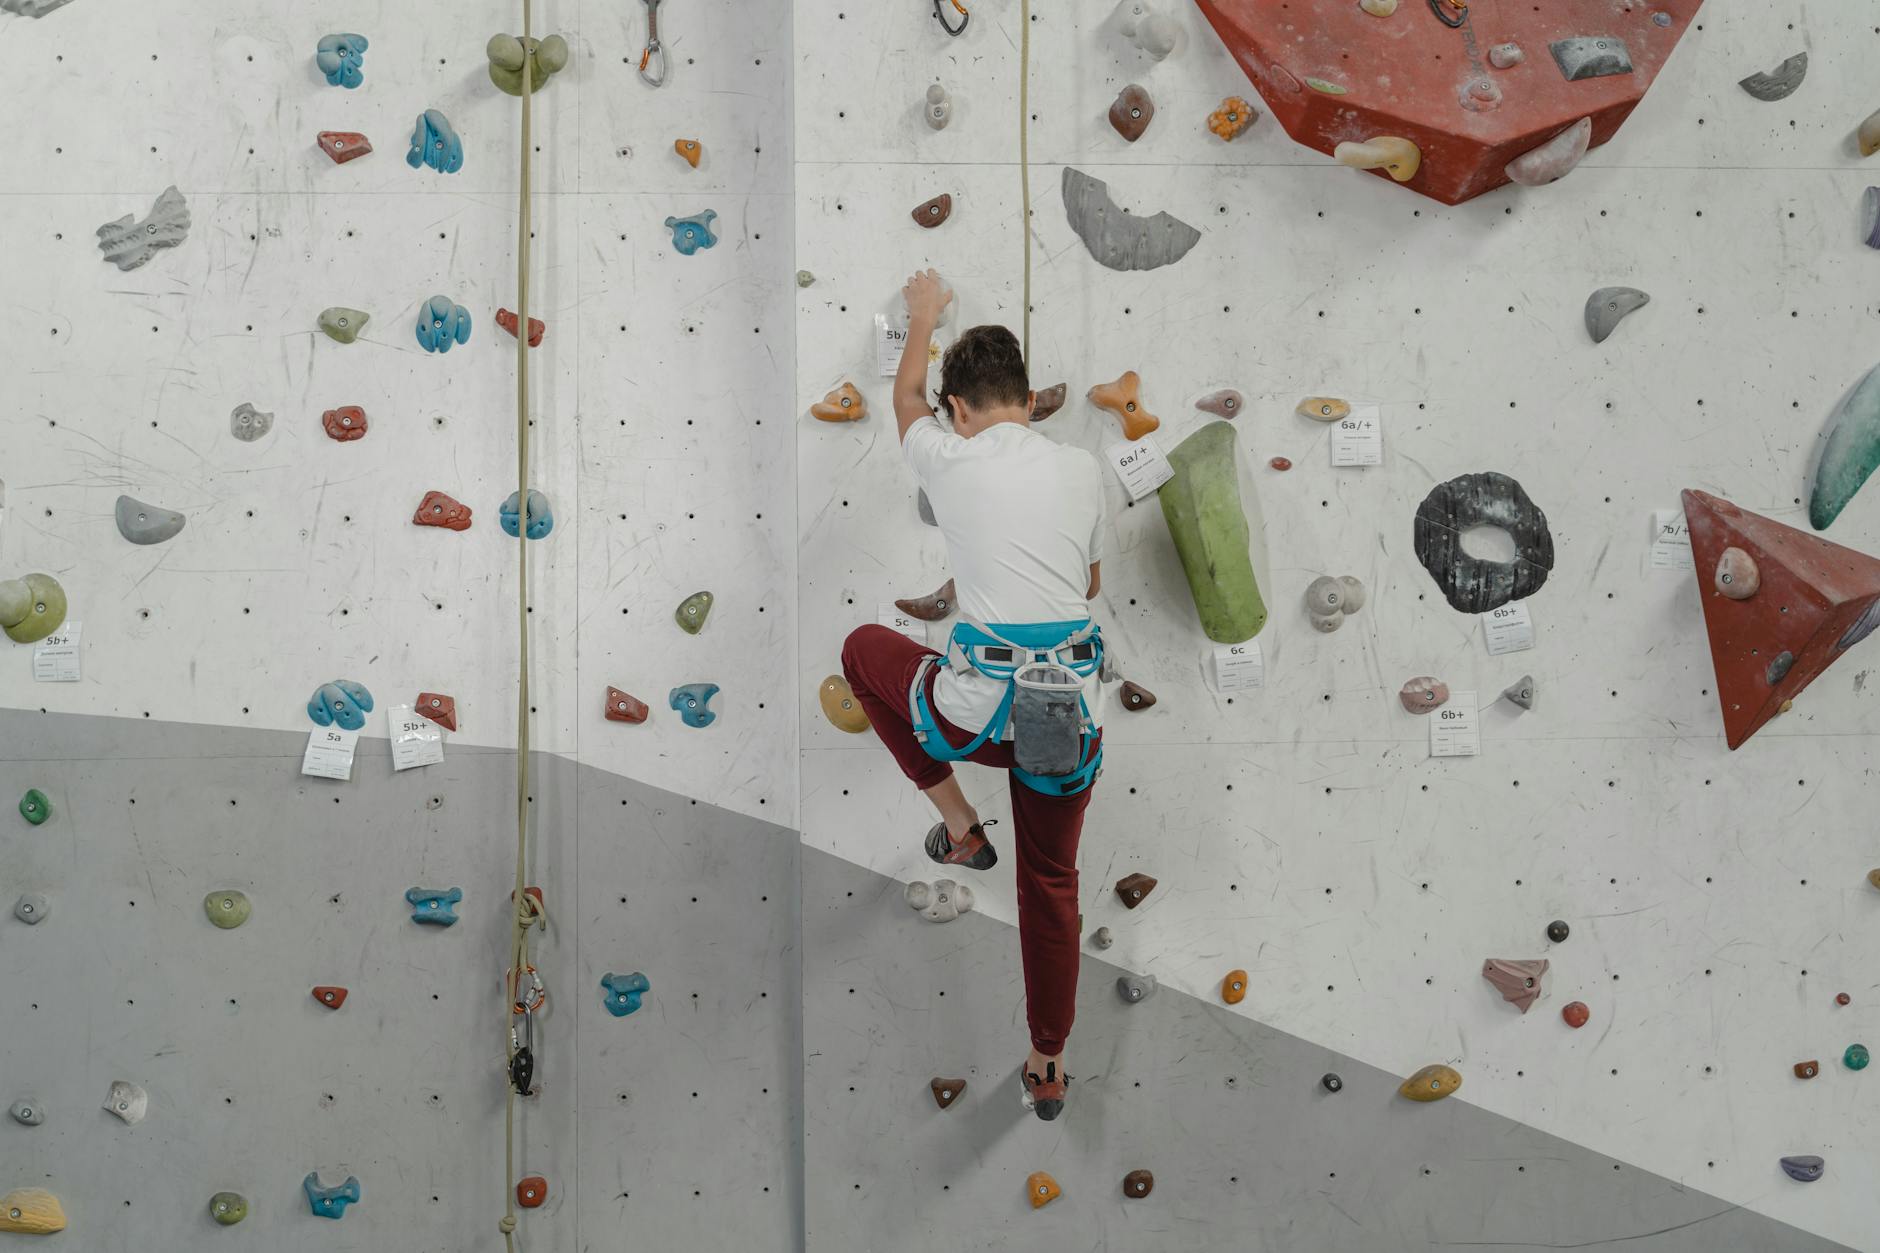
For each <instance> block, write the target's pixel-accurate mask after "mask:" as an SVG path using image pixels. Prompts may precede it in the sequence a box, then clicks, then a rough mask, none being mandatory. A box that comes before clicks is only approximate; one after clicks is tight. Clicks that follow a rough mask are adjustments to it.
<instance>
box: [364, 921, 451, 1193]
mask: <svg viewBox="0 0 1880 1253" xmlns="http://www.w3.org/2000/svg"><path fill="white" fill-rule="evenodd" d="M405 900H406V901H407V902H409V903H410V905H411V920H412V921H413V922H416V923H422V924H424V925H425V926H430V927H454V926H456V925H457V903H458V902H459V901H461V900H463V889H462V888H451V889H449V890H448V891H446V890H445V889H443V888H406V889H405ZM353 1199H354V1200H357V1199H358V1198H357V1197H355V1198H353Z"/></svg>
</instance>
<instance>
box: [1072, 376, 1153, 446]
mask: <svg viewBox="0 0 1880 1253" xmlns="http://www.w3.org/2000/svg"><path fill="white" fill-rule="evenodd" d="M1087 395H1088V396H1089V398H1090V403H1091V404H1093V405H1095V406H1097V407H1098V408H1099V409H1108V410H1109V411H1110V412H1111V413H1113V414H1115V415H1116V417H1117V420H1118V421H1120V422H1121V423H1122V424H1123V436H1124V438H1125V439H1141V438H1142V437H1143V436H1145V435H1147V434H1148V433H1149V432H1150V431H1153V430H1155V429H1156V428H1157V427H1158V426H1161V425H1162V420H1161V419H1160V418H1158V417H1156V416H1155V415H1154V414H1153V413H1150V412H1149V411H1148V410H1147V409H1144V408H1143V407H1142V378H1141V376H1140V375H1138V374H1137V373H1136V372H1135V371H1134V370H1126V371H1124V373H1123V377H1122V378H1119V379H1117V380H1116V381H1115V382H1114V383H1099V384H1097V385H1096V386H1095V387H1093V388H1091V389H1090V391H1089V392H1088V393H1087Z"/></svg>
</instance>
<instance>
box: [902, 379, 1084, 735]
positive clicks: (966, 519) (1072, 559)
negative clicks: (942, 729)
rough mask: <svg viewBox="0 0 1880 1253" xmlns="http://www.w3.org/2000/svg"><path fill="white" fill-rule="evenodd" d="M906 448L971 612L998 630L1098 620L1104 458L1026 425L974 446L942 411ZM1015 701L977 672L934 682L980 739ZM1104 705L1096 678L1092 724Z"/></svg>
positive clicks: (911, 431)
mask: <svg viewBox="0 0 1880 1253" xmlns="http://www.w3.org/2000/svg"><path fill="white" fill-rule="evenodd" d="M901 447H902V450H903V451H904V452H905V453H906V455H907V464H908V466H909V467H910V468H911V469H912V470H913V471H914V479H915V481H916V482H917V483H919V484H920V486H921V487H922V488H923V489H924V490H925V491H926V493H927V500H928V503H930V504H931V505H932V506H933V513H934V518H935V520H936V521H938V522H939V524H940V533H941V534H942V535H944V536H945V537H946V541H947V555H948V556H949V557H950V558H951V559H952V562H953V587H954V593H955V595H956V596H957V598H958V602H959V603H958V609H959V612H960V613H961V614H962V615H964V616H968V617H972V618H977V619H978V620H979V621H980V622H982V623H986V624H988V625H990V624H994V623H1007V624H1017V623H1032V622H1081V621H1083V620H1084V619H1085V618H1088V617H1089V616H1090V605H1089V602H1088V601H1087V600H1086V599H1085V596H1084V594H1085V593H1086V592H1088V591H1089V590H1090V567H1091V566H1092V565H1093V564H1094V563H1096V562H1097V561H1100V560H1101V559H1102V557H1103V476H1102V473H1101V470H1100V468H1099V467H1098V465H1097V459H1096V458H1095V457H1093V456H1091V455H1090V454H1089V453H1087V452H1085V451H1084V450H1083V449H1081V448H1072V447H1068V446H1066V445H1063V444H1058V443H1054V442H1053V441H1051V440H1049V439H1047V438H1045V437H1044V436H1043V435H1040V434H1038V433H1037V432H1036V431H1034V430H1032V429H1031V428H1030V427H1028V426H1020V425H1019V424H1018V423H1016V422H1001V423H998V424H996V425H994V426H992V427H990V428H989V429H987V430H984V431H981V432H980V433H979V434H977V435H975V436H973V437H972V438H971V439H967V438H965V437H963V436H960V435H956V434H954V433H953V432H951V431H949V430H947V429H946V428H944V427H942V426H941V425H940V422H939V420H938V419H937V418H934V417H932V416H931V415H930V416H928V417H925V418H922V419H920V421H918V422H916V423H914V425H913V426H911V427H909V428H908V430H907V438H906V439H904V440H902V441H901ZM962 670H963V672H962ZM1004 695H1005V684H1003V683H1001V682H998V681H997V680H994V679H989V678H987V677H986V676H985V675H983V674H980V673H978V672H977V671H975V670H972V669H970V668H962V667H953V668H949V669H947V670H943V671H941V672H940V677H939V679H938V680H937V681H936V682H935V683H934V704H935V706H936V707H937V708H938V709H939V712H940V713H941V715H942V716H944V717H945V718H946V720H947V721H949V722H951V723H952V724H953V725H954V726H956V727H959V728H960V729H961V730H964V731H971V732H973V733H974V734H978V732H979V730H980V729H981V728H982V727H984V726H985V725H986V723H987V722H988V721H990V720H991V718H992V716H993V714H994V713H996V712H997V710H998V707H999V700H1000V698H1001V697H1002V696H1004ZM1100 697H1101V683H1100V681H1099V680H1098V678H1097V676H1095V675H1092V676H1091V677H1090V678H1089V680H1087V681H1086V682H1085V684H1084V699H1085V702H1086V703H1087V704H1088V705H1089V707H1090V712H1091V716H1092V717H1100V715H1101V709H1100V707H1099V700H1100ZM1005 738H1007V739H1010V738H1011V728H1010V727H1009V726H1008V727H1007V728H1006V735H1005Z"/></svg>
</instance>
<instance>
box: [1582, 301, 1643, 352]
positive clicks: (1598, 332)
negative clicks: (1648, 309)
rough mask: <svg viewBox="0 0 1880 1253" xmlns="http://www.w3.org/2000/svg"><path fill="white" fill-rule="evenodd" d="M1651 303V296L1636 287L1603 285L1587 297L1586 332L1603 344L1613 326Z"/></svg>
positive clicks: (1595, 340) (1596, 342) (1595, 341)
mask: <svg viewBox="0 0 1880 1253" xmlns="http://www.w3.org/2000/svg"><path fill="white" fill-rule="evenodd" d="M1649 303H1651V297H1650V296H1648V295H1646V294H1645V293H1644V292H1642V291H1640V290H1639V289H1638V288H1636V287H1602V288H1600V289H1599V290H1598V291H1596V292H1594V293H1593V294H1592V295H1590V296H1588V297H1587V298H1586V333H1587V334H1588V335H1591V336H1592V337H1593V342H1594V343H1595V344H1603V343H1605V342H1606V336H1608V335H1610V334H1612V328H1613V327H1615V326H1617V325H1619V323H1621V322H1623V321H1624V320H1625V319H1626V317H1627V315H1629V314H1632V313H1636V312H1638V311H1639V310H1640V309H1643V308H1644V307H1645V306H1646V305H1647V304H1649Z"/></svg>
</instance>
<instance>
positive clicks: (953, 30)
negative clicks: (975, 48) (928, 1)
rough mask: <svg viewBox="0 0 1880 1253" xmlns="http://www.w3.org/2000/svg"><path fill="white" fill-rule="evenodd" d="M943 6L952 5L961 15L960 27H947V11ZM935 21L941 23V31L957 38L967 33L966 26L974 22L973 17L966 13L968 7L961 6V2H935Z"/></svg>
mask: <svg viewBox="0 0 1880 1253" xmlns="http://www.w3.org/2000/svg"><path fill="white" fill-rule="evenodd" d="M943 5H952V6H953V8H954V11H956V12H957V13H958V14H959V15H960V24H959V25H958V26H949V25H947V15H946V11H945V10H944V9H943V8H942V7H941V6H943ZM933 20H934V21H936V22H938V23H940V29H941V30H943V31H945V32H946V33H947V34H949V35H953V36H956V37H957V36H959V35H963V34H965V33H966V24H967V23H968V22H971V21H972V20H973V15H972V14H971V13H968V12H967V11H966V6H965V5H963V4H961V3H960V0H933Z"/></svg>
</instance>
